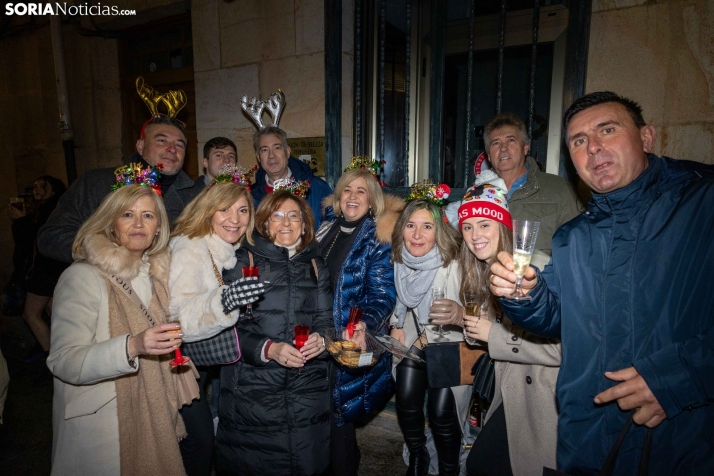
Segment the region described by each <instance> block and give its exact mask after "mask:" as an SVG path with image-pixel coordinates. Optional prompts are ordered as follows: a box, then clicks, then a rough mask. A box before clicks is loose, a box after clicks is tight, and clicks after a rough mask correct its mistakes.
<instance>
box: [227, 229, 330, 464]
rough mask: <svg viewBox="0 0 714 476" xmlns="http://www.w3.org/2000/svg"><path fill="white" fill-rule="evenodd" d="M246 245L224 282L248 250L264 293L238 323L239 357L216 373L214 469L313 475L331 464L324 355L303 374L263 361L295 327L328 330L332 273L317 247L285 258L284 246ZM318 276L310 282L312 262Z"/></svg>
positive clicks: (290, 338)
mask: <svg viewBox="0 0 714 476" xmlns="http://www.w3.org/2000/svg"><path fill="white" fill-rule="evenodd" d="M254 237H255V245H250V244H244V245H243V246H242V247H241V248H240V249H239V250H238V251H237V252H236V256H237V258H238V262H237V264H236V266H235V268H233V269H232V270H228V271H227V272H225V273H224V279H225V280H226V283H229V282H232V281H234V280H236V279H237V278H239V277H240V276H241V274H240V270H241V268H242V267H243V266H248V264H249V258H248V251H250V252H251V253H252V254H253V257H254V263H255V266H258V267H259V269H260V279H261V281H268V282H269V283H270V284H269V285H268V286H267V291H266V292H265V294H264V295H263V296H262V298H261V299H260V300H259V301H257V302H256V303H254V304H253V313H254V314H255V317H254V318H253V319H252V320H250V321H239V322H238V334H239V335H240V339H241V350H242V352H243V356H242V358H241V360H240V361H238V362H237V363H235V364H233V365H226V366H224V367H223V368H222V370H221V397H220V400H219V425H218V434H217V436H216V442H217V448H216V469H217V470H218V471H225V472H227V473H229V474H241V475H276V474H286V475H287V474H293V475H312V474H321V473H323V472H325V471H326V470H327V468H328V466H329V464H330V451H329V441H330V392H329V381H328V366H327V360H328V358H329V357H328V354H327V352H323V353H322V354H321V355H319V356H318V357H316V358H313V359H311V360H309V361H308V362H307V364H306V365H305V367H303V371H302V374H298V372H297V370H296V369H291V368H285V367H282V366H281V365H279V364H278V363H276V362H275V361H272V360H270V361H267V362H266V361H265V360H264V359H263V352H264V346H265V344H266V342H267V341H268V339H270V340H272V341H273V342H274V343H278V342H287V343H290V344H292V341H293V338H294V327H295V325H297V324H305V325H309V326H310V332H311V333H313V332H318V333H323V332H324V331H325V330H326V329H328V328H330V327H332V319H331V318H330V316H331V309H332V292H331V291H330V274H329V271H328V269H327V266H326V265H325V263H324V261H323V259H322V258H321V257H320V249H319V246H318V245H317V242H313V243H310V244H309V245H308V246H307V248H305V249H304V250H302V251H301V252H300V253H298V254H296V255H295V256H293V257H292V258H288V251H287V249H285V248H282V247H279V246H276V245H274V244H272V243H270V242H268V241H267V240H266V239H264V238H263V237H261V236H260V235H258V234H257V233H256V234H255V235H254ZM313 259H314V260H315V263H316V265H317V269H318V276H317V278H316V277H315V271H314V270H313V265H312V260H313Z"/></svg>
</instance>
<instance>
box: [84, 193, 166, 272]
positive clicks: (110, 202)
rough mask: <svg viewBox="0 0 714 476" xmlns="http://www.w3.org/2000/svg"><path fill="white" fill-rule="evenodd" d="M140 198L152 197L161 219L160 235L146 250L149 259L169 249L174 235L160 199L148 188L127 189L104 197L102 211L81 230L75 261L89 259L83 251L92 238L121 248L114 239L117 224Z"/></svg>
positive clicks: (98, 210) (98, 209)
mask: <svg viewBox="0 0 714 476" xmlns="http://www.w3.org/2000/svg"><path fill="white" fill-rule="evenodd" d="M141 197H149V198H151V201H152V202H154V206H155V207H156V216H157V217H158V219H159V234H158V236H156V237H154V240H153V241H152V242H151V246H149V248H148V249H147V250H146V255H147V256H151V255H154V254H156V253H160V252H162V251H164V249H166V245H167V244H168V243H169V235H170V234H171V231H170V225H169V217H168V216H167V215H166V208H165V207H164V201H163V200H162V199H161V197H160V196H159V195H158V194H157V193H156V192H154V191H153V190H152V189H151V188H149V187H143V186H139V185H127V186H125V187H122V188H120V189H119V190H117V191H115V192H111V193H110V194H109V195H107V196H106V197H104V200H102V203H101V204H100V205H99V208H97V210H96V211H95V212H94V213H93V214H92V216H90V217H89V218H88V219H87V221H85V222H84V224H83V225H82V226H81V227H80V229H79V231H78V232H77V236H76V237H75V238H74V243H72V257H73V258H74V259H75V260H81V259H87V258H88V256H87V253H86V252H85V250H84V248H83V247H82V243H84V239H85V238H87V237H88V236H93V235H104V236H106V237H107V238H108V239H109V240H110V241H112V242H113V243H115V244H117V245H119V246H121V243H120V242H119V240H118V239H117V237H116V236H114V233H113V229H114V224H115V223H116V221H117V220H118V219H119V217H120V216H121V215H122V214H123V213H124V212H125V211H127V210H128V209H129V208H131V207H132V206H133V205H134V204H135V203H136V202H137V200H139V199H140V198H141Z"/></svg>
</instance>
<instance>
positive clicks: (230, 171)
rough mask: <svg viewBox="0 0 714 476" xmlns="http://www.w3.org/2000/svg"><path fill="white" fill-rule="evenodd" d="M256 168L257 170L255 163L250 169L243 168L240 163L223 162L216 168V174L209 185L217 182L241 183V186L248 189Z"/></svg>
mask: <svg viewBox="0 0 714 476" xmlns="http://www.w3.org/2000/svg"><path fill="white" fill-rule="evenodd" d="M256 170H258V165H257V164H256V165H254V166H253V168H250V169H248V168H245V167H244V166H242V165H241V164H236V165H233V164H223V165H221V167H220V168H219V169H218V175H217V176H216V178H215V180H214V181H213V183H212V184H211V186H213V185H215V184H217V183H226V182H232V183H236V184H238V185H242V186H243V187H246V188H247V189H248V190H250V186H251V185H252V182H251V179H252V178H253V174H254V173H255V171H256Z"/></svg>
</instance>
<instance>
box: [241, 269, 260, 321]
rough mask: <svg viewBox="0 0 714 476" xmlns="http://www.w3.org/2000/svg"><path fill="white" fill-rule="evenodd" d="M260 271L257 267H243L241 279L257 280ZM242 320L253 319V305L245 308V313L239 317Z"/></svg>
mask: <svg viewBox="0 0 714 476" xmlns="http://www.w3.org/2000/svg"><path fill="white" fill-rule="evenodd" d="M259 272H260V270H259V269H258V267H257V266H243V277H244V278H258V277H259V276H260V274H259ZM241 317H242V318H243V319H253V317H255V316H254V315H253V304H252V303H251V304H248V305H247V306H246V308H245V312H244V313H243V315H242V316H241Z"/></svg>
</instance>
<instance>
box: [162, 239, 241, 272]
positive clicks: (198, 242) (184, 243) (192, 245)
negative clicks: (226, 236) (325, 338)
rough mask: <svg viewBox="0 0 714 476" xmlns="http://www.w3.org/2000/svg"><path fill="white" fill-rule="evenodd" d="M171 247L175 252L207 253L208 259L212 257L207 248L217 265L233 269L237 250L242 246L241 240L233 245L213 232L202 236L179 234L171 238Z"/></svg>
mask: <svg viewBox="0 0 714 476" xmlns="http://www.w3.org/2000/svg"><path fill="white" fill-rule="evenodd" d="M169 247H170V248H171V249H172V250H173V251H174V253H176V252H178V251H179V250H182V251H183V250H188V251H192V252H194V253H205V254H206V260H209V259H210V258H209V257H208V256H207V255H208V254H207V253H206V250H208V251H210V252H211V255H213V259H214V260H215V261H216V265H218V266H219V267H221V268H223V269H232V268H233V267H234V266H235V264H236V250H237V249H238V248H240V242H239V243H237V244H235V245H232V244H230V243H227V242H225V241H223V239H222V238H221V237H219V236H218V235H217V234H215V233H211V234H210V235H205V236H200V237H198V238H188V237H186V236H177V237H175V238H173V239H172V240H171V242H170V243H169Z"/></svg>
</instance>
